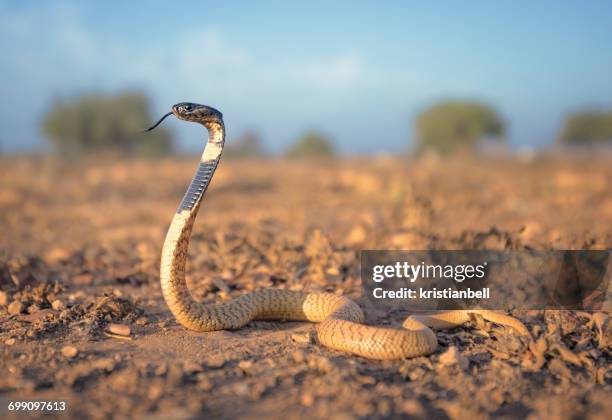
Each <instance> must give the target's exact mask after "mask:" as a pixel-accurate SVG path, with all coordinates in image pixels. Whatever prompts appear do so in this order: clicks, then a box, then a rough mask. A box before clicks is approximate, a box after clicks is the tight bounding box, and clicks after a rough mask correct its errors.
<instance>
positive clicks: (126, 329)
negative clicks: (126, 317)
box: [108, 324, 131, 337]
mask: <svg viewBox="0 0 612 420" xmlns="http://www.w3.org/2000/svg"><path fill="white" fill-rule="evenodd" d="M108 332H110V333H113V334H117V335H121V336H124V337H128V336H129V335H130V332H131V329H130V326H129V325H123V324H109V325H108Z"/></svg>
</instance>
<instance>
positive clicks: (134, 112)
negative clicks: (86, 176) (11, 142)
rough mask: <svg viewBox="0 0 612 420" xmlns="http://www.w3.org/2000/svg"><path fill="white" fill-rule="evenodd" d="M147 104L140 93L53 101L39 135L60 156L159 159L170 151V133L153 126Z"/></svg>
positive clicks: (97, 95) (96, 95)
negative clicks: (44, 137) (152, 129)
mask: <svg viewBox="0 0 612 420" xmlns="http://www.w3.org/2000/svg"><path fill="white" fill-rule="evenodd" d="M153 122H154V121H153V120H152V119H151V115H150V111H149V101H148V99H147V97H146V95H145V94H144V93H142V92H124V93H120V94H117V95H100V94H88V95H83V96H80V97H77V98H75V99H72V100H68V101H56V102H55V103H53V104H52V106H51V109H50V110H49V112H48V113H47V115H46V116H45V117H44V120H43V123H42V132H43V134H44V135H45V136H46V137H47V139H48V140H49V141H50V143H51V144H52V145H53V146H54V148H55V149H56V150H57V151H58V152H59V153H60V154H61V155H63V156H70V157H75V156H81V155H91V154H93V153H97V154H99V153H110V154H116V153H119V154H121V155H122V156H160V155H164V154H167V153H170V152H171V151H172V137H171V135H170V132H169V131H168V130H167V129H165V128H163V127H159V128H157V129H156V130H155V131H151V132H150V133H147V135H146V137H145V136H143V135H142V133H141V131H142V129H143V128H147V127H149V126H151V125H152V124H153Z"/></svg>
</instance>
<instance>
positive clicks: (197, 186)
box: [160, 123, 225, 325]
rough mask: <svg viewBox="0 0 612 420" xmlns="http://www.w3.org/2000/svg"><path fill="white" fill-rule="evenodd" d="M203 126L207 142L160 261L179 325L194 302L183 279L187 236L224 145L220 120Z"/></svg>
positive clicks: (163, 285) (166, 292)
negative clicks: (206, 133)
mask: <svg viewBox="0 0 612 420" xmlns="http://www.w3.org/2000/svg"><path fill="white" fill-rule="evenodd" d="M204 126H205V127H206V129H207V130H208V143H207V144H206V147H205V148H204V152H203V153H202V158H201V159H200V164H199V165H198V168H197V170H196V173H195V175H194V176H193V178H192V180H191V183H190V184H189V188H188V189H187V191H186V192H185V195H184V197H183V199H182V200H181V203H180V205H179V208H178V209H177V211H176V213H175V214H174V217H173V219H172V222H171V224H170V227H169V229H168V233H167V234H166V240H165V241H164V247H163V248H162V255H161V264H160V281H161V288H162V294H163V296H164V299H165V300H166V303H167V304H168V306H169V307H170V309H171V311H172V313H173V314H174V316H175V317H176V318H177V320H178V321H179V322H180V323H181V324H183V325H185V323H186V322H187V320H188V317H189V313H190V312H191V310H192V308H193V307H194V305H195V304H196V302H195V301H194V300H193V298H192V297H191V294H190V293H189V290H188V289H187V284H186V282H185V265H186V261H187V254H188V249H189V238H190V237H191V230H192V228H193V223H194V222H195V219H196V216H197V213H198V210H199V208H200V204H201V203H202V199H203V197H204V194H205V193H206V190H207V189H208V186H209V184H210V182H211V180H212V177H213V175H214V173H215V170H216V169H217V165H218V163H219V160H220V158H221V154H222V152H223V145H224V144H225V127H224V125H223V123H207V124H204Z"/></svg>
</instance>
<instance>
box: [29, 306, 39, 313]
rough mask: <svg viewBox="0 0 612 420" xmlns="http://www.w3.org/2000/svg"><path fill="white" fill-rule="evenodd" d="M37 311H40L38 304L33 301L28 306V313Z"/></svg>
mask: <svg viewBox="0 0 612 420" xmlns="http://www.w3.org/2000/svg"><path fill="white" fill-rule="evenodd" d="M38 311H40V306H38V305H37V304H35V303H33V304H32V305H30V306H28V313H29V314H35V313H36V312H38Z"/></svg>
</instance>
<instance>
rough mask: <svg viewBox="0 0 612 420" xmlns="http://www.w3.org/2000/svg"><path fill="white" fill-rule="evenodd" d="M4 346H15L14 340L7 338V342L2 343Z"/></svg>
mask: <svg viewBox="0 0 612 420" xmlns="http://www.w3.org/2000/svg"><path fill="white" fill-rule="evenodd" d="M4 344H6V345H7V346H13V345H15V339H14V338H9V339H8V340H6V341H5V342H4Z"/></svg>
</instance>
